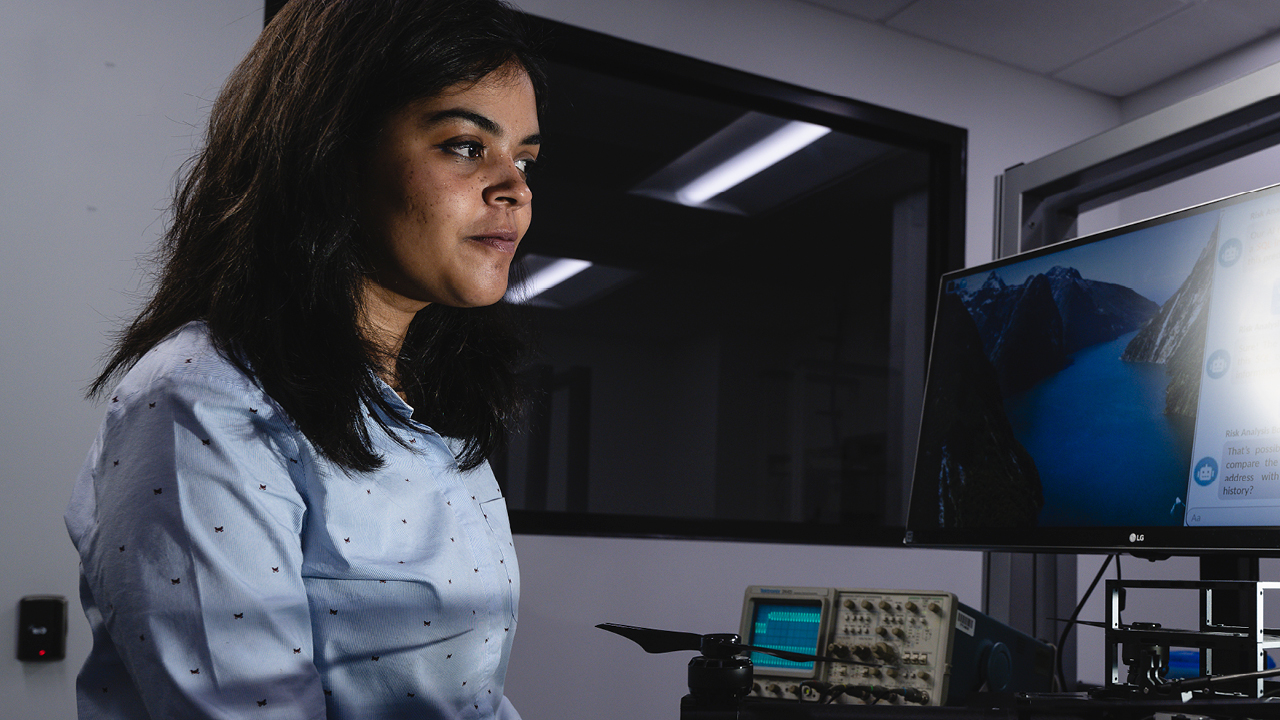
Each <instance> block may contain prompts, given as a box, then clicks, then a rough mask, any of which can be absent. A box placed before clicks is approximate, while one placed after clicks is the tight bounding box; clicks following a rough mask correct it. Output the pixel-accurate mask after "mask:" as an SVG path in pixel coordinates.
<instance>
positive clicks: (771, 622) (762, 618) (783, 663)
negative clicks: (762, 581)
mask: <svg viewBox="0 0 1280 720" xmlns="http://www.w3.org/2000/svg"><path fill="white" fill-rule="evenodd" d="M821 630H822V603H821V602H820V601H814V602H812V603H809V602H790V603H783V602H765V601H760V600H756V601H755V603H754V607H753V612H752V617H751V637H750V638H748V639H747V643H748V644H750V645H755V646H758V647H767V648H771V649H773V650H790V651H792V652H798V653H808V654H810V655H816V654H819V653H818V642H819V640H820V634H821ZM751 662H752V663H754V664H755V665H756V666H757V667H761V668H771V669H779V670H792V671H812V670H813V663H812V662H795V661H792V660H783V659H782V658H777V657H774V656H772V655H765V654H763V653H756V652H753V653H751Z"/></svg>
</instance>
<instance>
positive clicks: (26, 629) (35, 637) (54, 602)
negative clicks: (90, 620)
mask: <svg viewBox="0 0 1280 720" xmlns="http://www.w3.org/2000/svg"><path fill="white" fill-rule="evenodd" d="M66 657H67V599H66V598H64V597H62V596H61V595H28V596H26V597H24V598H22V600H20V601H18V659H19V660H34V661H36V662H44V661H49V660H63V659H65V658H66Z"/></svg>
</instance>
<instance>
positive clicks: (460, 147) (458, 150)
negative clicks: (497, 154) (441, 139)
mask: <svg viewBox="0 0 1280 720" xmlns="http://www.w3.org/2000/svg"><path fill="white" fill-rule="evenodd" d="M441 147H443V148H444V149H445V150H446V151H448V152H451V153H453V154H454V155H457V156H458V157H464V158H467V159H468V160H475V159H478V158H479V157H481V156H482V155H484V145H481V144H480V143H478V142H470V141H468V142H457V143H447V144H445V145H442V146H441Z"/></svg>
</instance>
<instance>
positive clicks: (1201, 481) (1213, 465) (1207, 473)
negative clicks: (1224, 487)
mask: <svg viewBox="0 0 1280 720" xmlns="http://www.w3.org/2000/svg"><path fill="white" fill-rule="evenodd" d="M1191 477H1192V478H1193V479H1194V480H1195V481H1196V484H1197V485H1200V486H1201V487H1205V486H1208V485H1210V484H1212V483H1213V481H1214V480H1217V479H1218V461H1217V460H1214V459H1213V458H1211V457H1206V458H1201V459H1200V462H1198V463H1196V469H1195V471H1194V472H1193V473H1191Z"/></svg>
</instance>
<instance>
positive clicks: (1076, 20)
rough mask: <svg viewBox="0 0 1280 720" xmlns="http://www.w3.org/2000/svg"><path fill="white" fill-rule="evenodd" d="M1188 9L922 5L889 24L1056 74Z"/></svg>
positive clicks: (1102, 2) (1092, 4)
mask: <svg viewBox="0 0 1280 720" xmlns="http://www.w3.org/2000/svg"><path fill="white" fill-rule="evenodd" d="M1188 7H1189V6H1188V4H1187V3H1185V2H1182V0H1125V2H1116V0H1055V1H1054V2H1040V1H1034V2H1032V1H1029V0H966V1H964V2H960V1H958V0H919V2H915V3H913V4H911V5H910V6H908V7H906V8H905V9H904V10H903V11H902V12H901V13H899V14H898V15H896V16H894V17H893V18H892V19H890V20H889V21H888V23H886V24H887V25H888V27H891V28H894V29H897V30H900V31H902V32H905V33H908V34H911V35H917V36H919V37H924V38H928V39H930V40H934V41H936V42H939V43H942V44H945V45H949V46H951V47H954V48H957V49H960V50H966V51H968V52H972V53H975V54H978V55H983V56H986V57H989V58H994V59H997V60H1000V61H1002V62H1006V63H1009V64H1011V65H1015V66H1017V67H1022V68H1025V69H1028V70H1031V71H1033V72H1039V73H1050V72H1053V71H1055V70H1059V69H1061V68H1063V67H1065V66H1067V65H1070V64H1072V63H1073V62H1075V61H1076V60H1078V59H1079V58H1081V57H1084V56H1087V55H1090V54H1092V53H1096V52H1098V51H1099V50H1102V49H1103V48H1106V47H1107V46H1109V45H1111V44H1113V43H1115V42H1117V41H1119V40H1121V39H1123V38H1125V37H1127V36H1129V35H1131V34H1133V33H1136V32H1138V31H1140V30H1142V29H1143V28H1146V27H1148V26H1150V25H1152V24H1153V23H1157V22H1159V21H1160V20H1163V19H1165V18H1167V17H1169V16H1171V15H1175V14H1178V13H1180V12H1183V11H1186V10H1187V8H1188Z"/></svg>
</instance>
